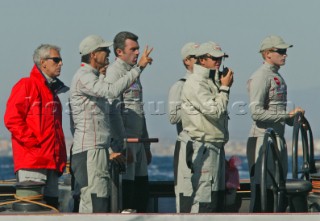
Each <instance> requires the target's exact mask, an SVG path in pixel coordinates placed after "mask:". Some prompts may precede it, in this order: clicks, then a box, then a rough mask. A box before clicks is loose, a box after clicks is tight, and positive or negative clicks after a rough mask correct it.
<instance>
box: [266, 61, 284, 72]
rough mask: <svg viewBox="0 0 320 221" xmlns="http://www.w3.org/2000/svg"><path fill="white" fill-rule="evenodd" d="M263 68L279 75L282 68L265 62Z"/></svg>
mask: <svg viewBox="0 0 320 221" xmlns="http://www.w3.org/2000/svg"><path fill="white" fill-rule="evenodd" d="M263 66H264V67H265V68H267V69H269V70H271V71H272V72H274V73H278V71H279V69H280V67H279V66H277V65H273V64H269V63H268V62H264V63H263Z"/></svg>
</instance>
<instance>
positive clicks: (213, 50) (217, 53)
mask: <svg viewBox="0 0 320 221" xmlns="http://www.w3.org/2000/svg"><path fill="white" fill-rule="evenodd" d="M205 54H210V55H212V56H213V57H217V58H218V57H229V55H227V54H226V53H224V52H223V51H222V50H221V47H220V45H218V44H217V43H215V42H213V41H209V42H206V43H203V44H201V45H200V47H199V49H198V50H197V54H196V56H197V57H198V56H201V55H205Z"/></svg>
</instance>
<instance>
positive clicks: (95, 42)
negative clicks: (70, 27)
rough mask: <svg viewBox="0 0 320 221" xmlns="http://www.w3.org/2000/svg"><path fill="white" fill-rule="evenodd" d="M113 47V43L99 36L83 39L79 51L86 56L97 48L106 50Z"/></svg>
mask: <svg viewBox="0 0 320 221" xmlns="http://www.w3.org/2000/svg"><path fill="white" fill-rule="evenodd" d="M111 45H113V42H109V41H105V40H103V38H102V37H100V36H98V35H89V36H88V37H86V38H85V39H83V40H82V41H81V43H80V45H79V51H80V54H81V55H86V54H89V53H91V52H93V51H94V50H96V49H97V48H105V47H110V46H111Z"/></svg>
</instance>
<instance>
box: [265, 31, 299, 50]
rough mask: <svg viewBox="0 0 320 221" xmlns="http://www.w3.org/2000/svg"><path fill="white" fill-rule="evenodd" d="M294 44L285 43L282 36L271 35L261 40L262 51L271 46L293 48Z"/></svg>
mask: <svg viewBox="0 0 320 221" xmlns="http://www.w3.org/2000/svg"><path fill="white" fill-rule="evenodd" d="M292 46H293V45H290V44H287V43H285V42H284V40H283V39H282V38H281V37H280V36H277V35H270V36H268V37H266V38H265V39H263V41H262V42H261V45H260V52H261V51H264V50H266V49H269V48H278V49H287V48H291V47H292Z"/></svg>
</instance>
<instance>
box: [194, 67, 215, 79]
mask: <svg viewBox="0 0 320 221" xmlns="http://www.w3.org/2000/svg"><path fill="white" fill-rule="evenodd" d="M217 71H218V70H210V69H208V68H205V67H202V66H201V65H198V64H194V66H193V73H195V74H198V75H201V76H202V78H205V79H212V80H215V81H217V79H215V78H216V77H218V75H217V74H216V73H217ZM218 80H219V79H218Z"/></svg>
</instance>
